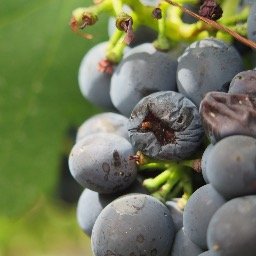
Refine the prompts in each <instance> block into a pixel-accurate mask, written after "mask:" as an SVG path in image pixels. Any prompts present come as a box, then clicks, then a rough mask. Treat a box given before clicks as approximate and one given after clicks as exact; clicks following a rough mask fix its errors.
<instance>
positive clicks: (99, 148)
mask: <svg viewBox="0 0 256 256" xmlns="http://www.w3.org/2000/svg"><path fill="white" fill-rule="evenodd" d="M132 155H134V151H133V148H132V145H131V144H130V143H129V141H128V140H126V139H125V138H123V137H121V136H118V135H116V134H112V133H96V134H91V135H88V136H86V137H85V138H84V139H82V140H81V141H78V142H77V143H76V144H75V145H74V147H73V148H72V150H71V153H70V156H69V169H70V172H71V174H72V176H73V177H74V178H75V180H76V181H77V182H78V183H80V185H82V186H83V187H87V188H89V189H91V190H93V191H97V192H99V193H105V194H109V193H116V192H119V191H122V190H124V189H126V188H127V187H129V186H130V185H131V184H132V182H133V181H134V180H135V178H136V175H137V167H136V164H135V161H134V160H129V158H130V156H132Z"/></svg>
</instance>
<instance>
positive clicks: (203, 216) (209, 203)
mask: <svg viewBox="0 0 256 256" xmlns="http://www.w3.org/2000/svg"><path fill="white" fill-rule="evenodd" d="M225 202H226V200H225V199H224V198H223V197H222V195H221V194H219V193H218V192H217V191H216V190H215V189H214V188H213V186H212V185H211V184H207V185H204V186H202V187H200V188H199V189H197V190H196V191H195V192H194V193H193V194H192V195H191V197H190V198H189V200H188V202H187V204H186V206H185V209H184V214H183V225H184V232H185V234H186V235H187V236H188V237H189V239H190V240H191V241H192V242H194V243H195V244H196V245H198V246H199V247H200V248H201V249H207V242H206V233H207V228H208V225H209V222H210V220H211V218H212V216H213V214H214V213H215V212H216V211H217V210H218V209H219V208H220V207H221V206H222V205H223V204H224V203H225Z"/></svg>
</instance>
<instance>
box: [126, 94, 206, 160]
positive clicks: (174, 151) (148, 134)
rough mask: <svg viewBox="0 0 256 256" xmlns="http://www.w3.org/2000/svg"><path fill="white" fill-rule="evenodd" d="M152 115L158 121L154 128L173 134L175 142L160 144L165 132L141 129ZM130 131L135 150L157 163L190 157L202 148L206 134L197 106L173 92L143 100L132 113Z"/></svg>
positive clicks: (154, 123)
mask: <svg viewBox="0 0 256 256" xmlns="http://www.w3.org/2000/svg"><path fill="white" fill-rule="evenodd" d="M149 113H151V115H152V116H154V119H155V120H153V121H152V127H156V126H157V125H160V126H161V125H162V126H163V127H165V128H163V129H165V130H166V132H167V133H168V132H169V133H170V134H171V133H172V134H173V141H167V142H166V143H163V142H162V141H161V140H164V139H165V133H164V134H161V133H160V131H162V129H159V130H160V131H157V132H153V131H152V130H150V129H149V130H145V131H143V130H141V129H139V127H140V126H141V124H142V123H143V121H144V120H145V118H146V117H147V116H148V114H149ZM128 128H129V137H130V141H131V143H132V145H133V147H134V148H135V150H136V151H142V152H143V153H144V154H145V155H148V156H150V157H153V158H156V159H174V160H180V159H185V158H188V157H190V156H191V155H192V154H193V153H195V152H196V150H197V149H198V147H199V146H200V144H201V141H202V137H203V134H204V133H203V128H202V125H201V120H200V116H199V113H198V110H197V108H196V106H195V105H194V104H193V103H192V102H191V101H190V100H189V99H187V98H185V97H184V96H183V95H182V94H180V93H177V92H173V91H162V92H156V93H152V94H150V95H149V96H147V97H144V98H143V99H142V100H141V101H140V102H138V104H137V105H136V106H135V108H134V109H133V111H132V114H131V117H130V119H129V125H128ZM168 130H169V131H168ZM167 138H168V137H167Z"/></svg>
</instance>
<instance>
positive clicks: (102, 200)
mask: <svg viewBox="0 0 256 256" xmlns="http://www.w3.org/2000/svg"><path fill="white" fill-rule="evenodd" d="M116 198H117V196H116V195H115V194H114V195H113V194H112V195H100V194H99V193H98V192H95V191H92V190H90V189H87V188H86V189H85V190H84V191H83V193H82V194H81V196H80V197H79V200H78V204H77V210H76V216H77V221H78V224H79V226H80V228H81V229H82V230H83V231H84V233H85V234H87V235H88V236H90V235H91V233H92V228H93V225H94V223H95V221H96V219H97V217H98V216H99V214H100V213H101V211H102V210H103V208H104V207H105V206H107V205H108V204H109V203H110V202H112V201H113V200H114V199H116Z"/></svg>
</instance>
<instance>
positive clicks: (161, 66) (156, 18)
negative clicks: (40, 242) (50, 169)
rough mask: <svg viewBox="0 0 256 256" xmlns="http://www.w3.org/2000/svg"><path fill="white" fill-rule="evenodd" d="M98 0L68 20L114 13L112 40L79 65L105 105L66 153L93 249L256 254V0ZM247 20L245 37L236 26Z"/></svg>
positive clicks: (88, 20)
mask: <svg viewBox="0 0 256 256" xmlns="http://www.w3.org/2000/svg"><path fill="white" fill-rule="evenodd" d="M96 2H97V3H96V4H95V5H94V6H91V7H87V8H79V9H77V10H75V11H74V12H73V17H72V20H71V27H72V29H73V30H74V31H76V32H77V30H78V29H83V28H85V27H87V26H90V25H94V23H96V21H97V19H98V15H99V14H100V13H101V12H102V10H104V11H108V12H109V14H110V22H109V34H110V40H109V41H108V42H102V43H100V44H97V45H95V46H94V47H93V48H92V49H90V50H89V51H88V52H87V53H86V54H85V56H84V57H83V59H82V61H81V65H80V69H79V72H78V77H79V79H78V82H79V87H80V90H81V93H82V95H83V96H84V97H85V98H86V99H87V100H89V101H91V102H92V103H93V104H95V105H97V106H100V107H102V108H103V109H105V110H106V112H103V113H101V114H98V115H95V116H93V117H91V118H89V119H87V120H85V121H84V123H82V124H81V126H80V127H79V129H78V131H77V137H76V143H75V145H74V146H73V148H72V150H71V152H70V156H69V168H70V172H71V175H72V176H73V177H74V179H75V180H76V181H77V182H78V183H79V184H80V185H81V186H82V187H83V188H84V191H83V192H82V194H81V196H80V198H79V201H78V204H77V220H78V224H79V226H80V227H81V229H82V230H83V231H84V233H85V234H87V235H88V236H90V237H91V247H92V251H93V254H94V255H95V256H197V255H202V256H203V255H205V256H206V255H210V256H217V255H218V256H219V255H221V256H229V255H230V256H241V255H245V256H255V255H256V243H255V242H254V241H255V240H256V217H255V216H256V160H255V159H256V98H255V97H256V89H255V88H256V68H255V66H253V65H252V63H253V61H252V60H251V56H253V51H254V50H253V48H256V47H255V43H254V41H255V31H254V30H255V26H254V24H255V20H256V19H255V10H256V4H255V3H254V4H252V3H247V1H236V4H235V6H233V4H230V0H222V1H219V3H217V2H216V1H214V0H205V1H197V0H194V1H191V0H179V1H177V2H178V4H177V3H176V2H173V1H169V0H166V1H148V0H147V1H146V0H143V1H135V0H129V1H128V0H123V1H114V0H102V1H96ZM188 4H189V5H188ZM185 6H192V9H193V10H194V11H196V10H198V14H195V13H194V12H192V11H189V10H188V9H186V8H185ZM234 7H236V8H234ZM177 8H178V9H177ZM222 8H223V9H222ZM237 10H240V12H239V13H236V12H237ZM225 11H226V12H225ZM234 12H235V13H234ZM149 13H150V15H151V16H150V17H151V20H150V18H149V17H147V15H148V14H149ZM191 13H192V14H191ZM226 13H227V15H225V14H226ZM142 14H143V15H144V16H145V17H144V18H142V16H141V15H142ZM170 14H172V15H170ZM186 15H189V16H186ZM190 15H192V16H193V19H190ZM222 15H223V17H222ZM232 15H233V16H232ZM114 17H115V18H116V21H115V26H116V27H117V29H115V28H114V25H113V19H115V18H114ZM198 17H199V21H196V20H195V18H196V19H198ZM221 17H222V18H221ZM218 19H220V21H219V23H217V22H216V20H218ZM187 21H188V22H187ZM205 22H206V23H205ZM169 23H170V24H171V25H173V27H171V26H169V25H170V24H169ZM222 25H227V27H224V32H223V31H222V29H223V26H222ZM245 26H246V29H247V30H246V31H248V38H249V39H251V40H248V39H246V38H243V37H241V35H238V34H237V32H241V33H240V34H242V35H243V32H244V30H243V29H244V27H245ZM231 28H233V30H230V29H231ZM168 29H170V31H171V32H172V34H170V33H169V30H168ZM184 31H185V32H184ZM144 33H145V34H144ZM143 35H145V36H143ZM84 36H85V37H87V38H89V37H90V36H89V35H88V34H86V35H84ZM231 36H234V37H235V38H239V39H240V44H241V43H246V44H247V46H246V47H247V49H246V50H245V51H244V52H243V51H241V47H238V45H237V44H235V43H234V42H233V40H232V37H231ZM134 38H135V39H134ZM136 38H137V40H136ZM133 39H134V40H133ZM152 40H155V41H154V42H152ZM179 40H180V41H181V42H179V43H177V42H178V41H179ZM129 43H130V45H129V46H127V44H129ZM248 45H250V46H251V47H252V48H249V47H248ZM248 52H249V56H248Z"/></svg>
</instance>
